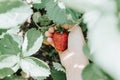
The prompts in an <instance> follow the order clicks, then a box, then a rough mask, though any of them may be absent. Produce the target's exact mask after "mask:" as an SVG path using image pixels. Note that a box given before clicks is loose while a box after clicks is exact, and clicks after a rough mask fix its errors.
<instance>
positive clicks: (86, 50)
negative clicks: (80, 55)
mask: <svg viewBox="0 0 120 80" xmlns="http://www.w3.org/2000/svg"><path fill="white" fill-rule="evenodd" d="M83 51H84V53H85V55H86V56H87V58H88V59H89V60H91V61H93V59H92V54H90V49H89V47H88V45H87V44H86V43H85V44H84V46H83Z"/></svg>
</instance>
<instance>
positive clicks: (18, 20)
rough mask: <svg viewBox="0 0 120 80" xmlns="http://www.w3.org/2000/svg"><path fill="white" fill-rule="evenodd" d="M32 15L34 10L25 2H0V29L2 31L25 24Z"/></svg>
mask: <svg viewBox="0 0 120 80" xmlns="http://www.w3.org/2000/svg"><path fill="white" fill-rule="evenodd" d="M31 14H32V9H31V8H30V6H29V5H27V4H26V3H25V2H24V1H21V0H0V28H2V29H8V28H11V27H15V26H17V25H20V24H23V23H24V22H25V21H26V20H27V18H28V17H30V16H31ZM6 21H7V22H6Z"/></svg>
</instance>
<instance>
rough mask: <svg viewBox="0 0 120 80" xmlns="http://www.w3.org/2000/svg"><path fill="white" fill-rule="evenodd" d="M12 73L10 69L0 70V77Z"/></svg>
mask: <svg viewBox="0 0 120 80" xmlns="http://www.w3.org/2000/svg"><path fill="white" fill-rule="evenodd" d="M13 73H14V71H13V70H12V69H10V68H3V69H0V77H5V76H8V75H11V74H13Z"/></svg>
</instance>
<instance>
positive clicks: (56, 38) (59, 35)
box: [53, 32, 68, 52]
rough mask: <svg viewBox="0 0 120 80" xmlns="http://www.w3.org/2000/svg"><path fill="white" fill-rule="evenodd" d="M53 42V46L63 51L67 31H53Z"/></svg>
mask: <svg viewBox="0 0 120 80" xmlns="http://www.w3.org/2000/svg"><path fill="white" fill-rule="evenodd" d="M53 42H54V45H55V48H56V49H57V50H58V51H61V52H63V51H64V50H66V49H67V45H68V33H67V32H55V33H54V34H53Z"/></svg>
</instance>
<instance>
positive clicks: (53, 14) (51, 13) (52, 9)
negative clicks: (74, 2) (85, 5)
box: [46, 0, 80, 24]
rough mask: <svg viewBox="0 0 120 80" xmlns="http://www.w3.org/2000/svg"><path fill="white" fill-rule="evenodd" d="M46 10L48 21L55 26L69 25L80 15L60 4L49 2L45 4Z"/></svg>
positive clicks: (50, 0)
mask: <svg viewBox="0 0 120 80" xmlns="http://www.w3.org/2000/svg"><path fill="white" fill-rule="evenodd" d="M46 10H47V14H48V17H49V19H51V20H53V22H55V23H57V24H65V23H68V24H71V23H75V22H76V20H78V18H79V16H80V13H78V12H75V11H74V10H72V9H68V8H66V7H65V6H64V4H63V3H62V2H59V1H56V2H55V1H54V0H49V2H48V3H47V4H46Z"/></svg>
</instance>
